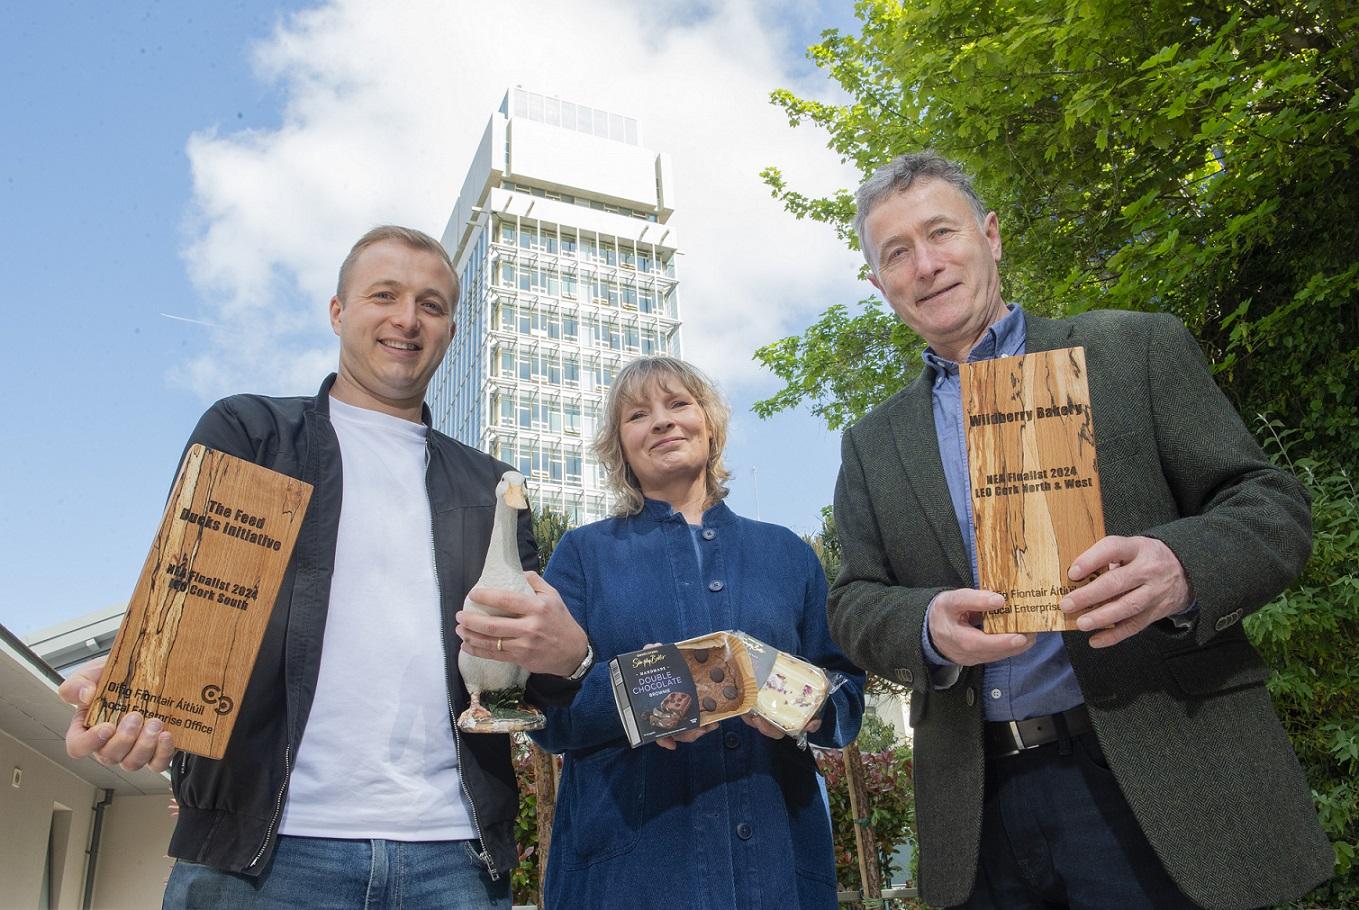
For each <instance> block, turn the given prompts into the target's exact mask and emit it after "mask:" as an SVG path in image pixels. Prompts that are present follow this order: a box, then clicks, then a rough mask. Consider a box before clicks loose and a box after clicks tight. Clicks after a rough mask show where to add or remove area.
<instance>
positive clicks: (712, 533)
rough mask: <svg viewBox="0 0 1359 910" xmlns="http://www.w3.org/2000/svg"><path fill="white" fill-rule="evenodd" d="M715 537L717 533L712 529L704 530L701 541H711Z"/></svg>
mask: <svg viewBox="0 0 1359 910" xmlns="http://www.w3.org/2000/svg"><path fill="white" fill-rule="evenodd" d="M716 536H717V532H716V531H714V530H713V529H712V528H704V529H703V539H704V540H712V539H713V538H714V537H716Z"/></svg>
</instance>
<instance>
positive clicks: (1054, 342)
mask: <svg viewBox="0 0 1359 910" xmlns="http://www.w3.org/2000/svg"><path fill="white" fill-rule="evenodd" d="M1027 324H1028V341H1027V350H1028V351H1031V352H1037V351H1045V350H1052V349H1056V348H1064V347H1075V346H1081V347H1084V348H1085V355H1086V365H1087V370H1088V373H1089V382H1090V396H1091V408H1092V411H1093V413H1094V423H1095V441H1096V456H1097V459H1098V464H1099V471H1100V485H1101V490H1102V494H1103V500H1104V520H1105V528H1106V532H1107V533H1109V534H1116V535H1137V534H1142V535H1147V536H1151V537H1156V538H1159V539H1161V540H1163V541H1164V542H1165V543H1166V544H1167V545H1168V546H1169V547H1170V548H1171V550H1173V551H1174V553H1175V554H1176V556H1178V557H1179V559H1180V562H1181V563H1182V564H1183V566H1184V570H1185V574H1186V575H1187V576H1188V579H1189V583H1190V585H1191V590H1192V591H1193V593H1194V596H1195V597H1196V599H1197V602H1198V618H1197V620H1196V622H1195V625H1194V627H1193V628H1192V629H1190V630H1187V631H1175V630H1173V629H1172V628H1168V627H1163V626H1164V624H1157V625H1154V626H1152V627H1150V628H1148V629H1146V630H1144V631H1143V632H1141V633H1139V634H1137V635H1134V636H1133V637H1132V638H1130V639H1128V640H1126V641H1124V642H1121V643H1119V644H1118V645H1115V646H1114V647H1111V648H1104V649H1099V650H1096V649H1093V648H1091V647H1090V646H1089V644H1088V638H1089V636H1088V634H1086V633H1076V632H1071V633H1064V635H1063V637H1064V639H1065V643H1066V650H1067V654H1068V655H1069V657H1070V659H1071V664H1072V667H1073V668H1074V670H1075V673H1076V678H1077V680H1078V681H1079V683H1080V687H1081V691H1082V692H1083V693H1084V694H1085V699H1086V704H1087V706H1088V707H1089V710H1090V715H1091V718H1092V720H1093V722H1094V726H1095V731H1096V733H1097V734H1098V736H1099V741H1100V745H1101V746H1102V747H1103V750H1104V753H1105V755H1106V757H1107V758H1108V762H1109V767H1110V769H1111V771H1112V773H1113V774H1114V776H1115V777H1116V779H1117V780H1118V783H1119V786H1120V787H1121V788H1122V790H1123V793H1124V795H1125V796H1126V797H1127V800H1128V803H1129V804H1130V805H1131V806H1132V809H1133V812H1134V813H1135V814H1136V816H1137V819H1138V821H1139V823H1140V824H1141V826H1142V830H1143V831H1144V832H1145V833H1146V835H1147V838H1148V839H1149V840H1150V841H1151V845H1152V847H1153V848H1154V849H1155V850H1156V853H1157V855H1158V856H1159V857H1160V858H1161V861H1162V862H1163V863H1164V865H1165V867H1166V869H1167V870H1168V871H1169V872H1170V874H1171V875H1172V876H1173V877H1174V879H1175V881H1176V882H1177V883H1178V884H1179V886H1180V887H1181V889H1182V890H1184V892H1185V893H1186V894H1188V895H1189V896H1190V897H1191V898H1192V899H1193V900H1195V901H1196V902H1198V903H1200V904H1202V905H1203V906H1205V907H1209V908H1222V910H1228V908H1249V907H1259V906H1263V905H1267V904H1272V903H1275V902H1277V901H1281V900H1285V899H1288V898H1291V897H1294V896H1297V895H1299V894H1302V893H1304V892H1306V891H1307V890H1309V889H1311V888H1312V887H1315V886H1316V885H1317V884H1319V883H1320V882H1322V881H1324V880H1325V879H1326V878H1327V877H1329V876H1330V874H1331V871H1332V867H1333V861H1334V857H1333V853H1332V851H1331V848H1330V845H1329V843H1328V841H1327V839H1326V837H1325V835H1324V834H1323V832H1322V831H1321V828H1320V825H1319V824H1318V822H1317V818H1316V813H1315V811H1314V809H1313V806H1312V801H1311V794H1310V791H1309V789H1308V787H1307V785H1306V782H1305V780H1304V778H1303V775H1302V772H1301V769H1300V768H1299V766H1298V762H1297V759H1296V757H1295V756H1294V755H1293V751H1292V748H1291V747H1290V745H1289V742H1288V739H1287V737H1286V736H1285V734H1284V731H1283V729H1282V727H1281V726H1280V725H1279V722H1278V720H1277V718H1276V717H1275V714H1274V710H1273V707H1272V705H1271V703H1270V700H1269V695H1268V693H1267V692H1266V691H1265V687H1264V680H1265V678H1266V676H1267V675H1268V671H1267V670H1266V668H1265V666H1264V664H1263V663H1262V661H1261V660H1260V657H1259V655H1258V654H1257V653H1256V652H1255V649H1254V648H1253V647H1252V646H1251V645H1250V643H1249V642H1248V641H1247V639H1246V636H1245V633H1244V632H1243V631H1242V628H1241V622H1240V621H1241V618H1242V617H1243V616H1245V615H1246V614H1247V613H1249V612H1251V611H1252V610H1256V609H1258V608H1259V607H1261V606H1262V605H1264V604H1265V603H1267V602H1268V601H1269V600H1270V599H1271V598H1273V597H1274V596H1275V595H1276V594H1277V593H1278V592H1279V591H1281V590H1282V589H1283V588H1284V587H1286V586H1287V585H1288V584H1289V583H1290V582H1291V581H1292V580H1293V578H1294V577H1295V576H1296V575H1297V573H1298V572H1299V571H1300V570H1301V568H1302V566H1303V564H1304V563H1305V562H1306V560H1307V556H1308V553H1309V551H1310V549H1311V514H1310V507H1309V502H1308V499H1307V495H1306V493H1305V491H1304V490H1303V489H1302V487H1301V486H1300V485H1299V484H1298V482H1297V480H1296V479H1295V478H1293V477H1292V476H1291V475H1290V474H1288V473H1287V472H1285V471H1281V470H1279V469H1277V468H1275V467H1273V466H1272V465H1271V464H1270V463H1269V462H1268V460H1267V459H1266V458H1265V456H1264V454H1263V453H1262V452H1261V451H1260V448H1259V446H1258V445H1256V443H1255V441H1254V439H1253V438H1252V437H1251V435H1250V433H1249V431H1248V430H1247V429H1246V427H1245V426H1244V425H1243V424H1242V422H1241V419H1240V417H1239V416H1238V415H1237V414H1236V411H1235V410H1234V409H1233V408H1232V406H1231V404H1230V403H1229V402H1228V401H1227V399H1226V397H1225V396H1223V394H1222V393H1221V391H1220V390H1219V389H1218V388H1217V385H1216V384H1215V383H1214V381H1213V378H1212V375H1211V374H1210V372H1209V370H1208V366H1207V363H1206V361H1205V359H1204V357H1203V354H1202V352H1201V351H1200V350H1199V348H1198V345H1197V344H1196V343H1195V342H1194V339H1193V338H1192V337H1191V336H1190V334H1189V333H1188V332H1187V331H1186V330H1185V329H1184V327H1183V326H1182V325H1181V324H1180V323H1179V322H1178V321H1177V320H1175V319H1174V318H1173V317H1170V316H1166V315H1149V314H1144V313H1130V312H1119V311H1092V312H1089V313H1085V314H1082V315H1079V316H1076V317H1074V318H1072V319H1064V320H1049V319H1042V318H1039V317H1035V316H1032V315H1030V316H1027ZM835 518H836V523H837V526H838V529H839V533H840V538H841V543H842V546H843V549H844V567H843V569H842V571H841V573H840V576H839V577H838V578H837V579H836V580H835V584H834V586H833V588H832V590H831V594H830V624H831V632H832V634H833V635H834V637H835V638H836V640H837V641H838V642H839V644H840V646H841V647H842V648H844V650H845V653H846V654H848V655H849V657H850V658H851V659H852V660H853V661H854V662H855V663H857V664H859V665H860V666H861V667H864V668H865V669H867V670H869V671H871V672H873V673H877V674H879V675H881V676H884V677H887V678H888V679H892V680H895V681H897V682H900V683H903V684H905V685H908V686H910V687H911V688H912V690H913V691H912V695H911V724H912V726H913V727H914V728H915V794H916V817H917V825H918V832H917V833H918V836H919V840H920V888H921V894H922V896H923V897H924V898H925V900H927V901H929V902H930V903H932V904H944V905H951V904H958V903H961V902H962V901H964V900H965V899H966V898H967V896H968V894H969V893H971V891H972V886H973V881H974V879H975V876H976V867H977V850H978V841H979V837H980V832H981V818H982V792H983V790H982V788H983V781H984V759H983V754H982V729H983V716H982V707H981V704H980V700H979V699H978V697H977V693H978V690H979V687H980V685H981V678H982V677H981V667H973V668H968V669H965V670H964V671H963V672H962V675H961V676H960V677H959V679H958V680H957V682H956V683H954V684H953V685H951V686H949V687H948V688H947V689H934V688H933V684H932V682H931V678H930V673H929V668H928V667H927V666H926V663H925V660H924V656H923V655H922V653H921V647H920V638H921V627H922V625H923V622H924V618H925V609H926V607H927V606H928V604H929V602H930V600H931V598H933V597H934V595H936V594H937V593H939V592H940V591H943V590H946V589H950V588H960V587H971V586H972V580H971V570H970V568H969V566H968V561H967V554H966V551H965V549H964V547H963V541H962V535H961V532H960V530H959V528H958V521H957V519H956V518H955V517H954V513H953V507H952V505H951V503H950V500H949V494H948V487H947V484H946V482H945V480H944V472H943V466H942V463H941V462H940V458H939V449H938V445H937V443H936V437H935V430H934V417H933V411H932V403H931V397H930V381H929V376H928V371H926V374H925V375H922V376H921V378H919V379H918V380H916V382H914V383H913V384H912V385H911V386H909V387H908V388H906V389H904V390H903V391H901V392H900V393H898V394H897V395H895V396H893V397H892V398H891V399H889V400H888V401H887V402H885V403H884V404H882V405H881V406H879V407H878V408H877V409H876V410H874V411H873V412H872V413H871V414H869V415H868V416H866V417H865V418H863V419H862V420H861V421H859V422H858V423H857V424H855V425H854V426H853V427H851V428H850V429H849V430H848V431H847V432H846V433H845V435H844V440H843V463H842V466H841V470H840V477H839V480H838V482H837V484H836V489H835Z"/></svg>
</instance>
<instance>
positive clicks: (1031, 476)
mask: <svg viewBox="0 0 1359 910" xmlns="http://www.w3.org/2000/svg"><path fill="white" fill-rule="evenodd" d="M959 378H960V379H961V381H962V393H963V420H964V425H965V429H966V435H967V456H968V469H969V473H970V475H971V480H972V509H973V514H974V516H975V518H976V525H977V538H976V543H977V574H978V576H979V579H978V581H979V585H980V587H981V588H982V589H983V590H986V591H996V592H998V593H1000V594H1002V595H1004V597H1005V601H1006V604H1007V606H1008V609H1006V610H996V611H994V612H991V613H987V614H986V617H985V620H984V626H983V627H984V628H985V630H986V631H987V632H1050V631H1061V630H1071V629H1075V628H1076V615H1074V614H1073V615H1071V616H1067V615H1065V614H1063V613H1062V611H1061V610H1060V609H1059V607H1058V605H1059V604H1060V603H1061V600H1062V597H1063V595H1065V594H1067V593H1069V592H1070V591H1071V590H1072V589H1073V588H1075V587H1078V585H1076V584H1073V583H1072V582H1071V581H1069V580H1068V579H1067V576H1066V572H1067V569H1069V568H1070V567H1071V563H1072V562H1074V561H1075V559H1076V557H1077V556H1079V555H1080V554H1081V553H1083V552H1084V551H1085V550H1086V549H1088V548H1089V547H1090V546H1091V545H1092V544H1094V543H1095V541H1097V540H1099V539H1100V538H1101V537H1103V536H1104V510H1103V506H1102V505H1101V501H1100V486H1099V472H1098V468H1097V465H1096V461H1095V431H1094V424H1093V422H1092V420H1091V414H1090V390H1089V387H1088V385H1087V383H1086V374H1085V349H1084V348H1064V349H1062V350H1057V351H1045V352H1042V353H1037V354H1028V355H1025V356H1023V357H1001V358H996V359H994V360H985V361H978V362H977V363H969V364H963V365H962V366H961V367H960V368H959ZM1083 583H1084V582H1082V584H1083Z"/></svg>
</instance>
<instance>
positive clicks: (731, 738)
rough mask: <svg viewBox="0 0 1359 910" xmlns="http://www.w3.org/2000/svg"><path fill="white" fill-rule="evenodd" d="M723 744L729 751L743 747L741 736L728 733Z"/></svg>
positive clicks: (723, 739)
mask: <svg viewBox="0 0 1359 910" xmlns="http://www.w3.org/2000/svg"><path fill="white" fill-rule="evenodd" d="M722 742H724V743H726V746H727V748H728V749H735V748H736V747H737V746H739V745H741V734H739V733H728V734H727V735H726V736H723V737H722Z"/></svg>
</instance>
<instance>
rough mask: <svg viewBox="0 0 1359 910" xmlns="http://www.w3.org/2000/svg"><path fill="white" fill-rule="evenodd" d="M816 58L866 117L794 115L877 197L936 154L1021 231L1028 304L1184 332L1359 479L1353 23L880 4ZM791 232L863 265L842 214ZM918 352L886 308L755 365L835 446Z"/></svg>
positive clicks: (1246, 11)
mask: <svg viewBox="0 0 1359 910" xmlns="http://www.w3.org/2000/svg"><path fill="white" fill-rule="evenodd" d="M856 10H857V13H858V16H859V18H860V20H861V22H862V29H861V32H860V34H858V35H850V34H842V33H840V32H838V31H835V30H831V31H827V32H825V33H823V36H822V41H821V42H820V43H819V44H817V45H815V46H814V47H812V48H811V49H810V51H809V55H810V57H811V59H812V60H813V61H815V62H816V63H817V64H818V65H819V66H821V67H822V68H823V69H824V70H826V72H827V73H828V74H829V75H830V77H831V78H832V79H834V80H835V81H836V82H837V83H838V84H839V85H840V87H841V88H843V89H844V91H845V92H846V93H848V95H849V97H850V101H849V103H847V104H827V103H821V102H816V101H808V100H804V99H801V98H798V97H796V96H795V95H793V94H792V93H790V92H787V91H779V92H775V93H774V101H775V103H776V104H778V105H780V106H781V107H782V108H783V109H784V110H785V111H786V112H787V114H788V117H789V119H790V121H791V122H792V123H794V124H798V123H806V122H810V123H815V124H818V125H820V126H821V127H823V128H824V129H826V130H827V132H828V133H829V136H830V143H829V144H830V147H831V148H832V149H833V150H835V151H837V152H839V153H840V154H841V155H842V156H843V157H844V158H845V159H846V160H848V161H851V162H852V163H854V164H855V165H856V166H857V167H858V168H859V169H860V170H861V171H862V172H863V173H864V174H867V173H869V172H871V171H872V170H873V169H874V168H875V167H877V166H878V165H880V164H882V163H884V162H885V161H887V160H889V159H890V158H892V157H893V156H895V155H897V154H900V153H902V152H905V151H913V150H919V149H921V148H925V147H933V148H935V149H937V150H938V151H940V152H941V153H943V154H944V155H946V156H948V157H951V158H955V159H957V160H960V161H962V162H964V163H965V164H966V165H967V166H968V167H969V169H970V170H971V171H972V172H973V173H974V174H975V175H976V177H977V183H978V187H979V189H980V191H981V193H982V196H983V198H985V199H987V200H988V202H989V204H990V205H991V206H992V207H993V208H995V209H996V210H997V212H998V213H999V214H1000V221H1001V229H1002V236H1003V239H1004V241H1005V263H1004V266H1003V273H1004V280H1005V290H1006V295H1007V297H1008V298H1009V299H1013V300H1019V301H1022V302H1023V303H1024V305H1025V306H1026V307H1027V308H1029V309H1031V310H1034V311H1037V312H1043V313H1073V312H1079V311H1081V310H1084V309H1088V308H1091V307H1096V306H1099V307H1116V308H1127V309H1148V310H1163V311H1168V312H1172V313H1175V314H1176V315H1178V316H1179V317H1181V318H1182V319H1183V320H1184V321H1185V322H1186V324H1188V325H1189V327H1190V328H1191V330H1193V331H1194V333H1195V335H1196V336H1197V337H1198V338H1199V339H1200V340H1201V341H1202V343H1203V344H1204V347H1205V349H1206V351H1207V353H1208V355H1209V359H1210V360H1211V361H1213V363H1214V364H1215V367H1216V369H1217V370H1218V379H1219V381H1220V382H1221V384H1222V385H1223V388H1224V389H1225V390H1226V391H1227V393H1228V395H1229V396H1231V397H1232V398H1233V400H1234V402H1235V403H1236V404H1237V405H1238V407H1239V408H1240V409H1241V410H1242V412H1243V413H1247V414H1255V413H1269V414H1278V415H1286V416H1287V419H1288V421H1289V423H1290V425H1293V426H1296V427H1297V428H1298V430H1299V434H1298V437H1297V439H1296V440H1295V443H1296V445H1297V446H1299V447H1301V449H1302V450H1304V451H1306V452H1308V453H1309V454H1311V453H1315V454H1327V455H1330V456H1331V457H1333V458H1334V459H1335V460H1336V461H1338V462H1339V463H1341V464H1350V463H1355V462H1356V461H1359V384H1357V383H1354V382H1352V381H1351V378H1350V377H1351V376H1352V375H1354V373H1355V372H1356V370H1357V369H1359V306H1357V305H1356V304H1359V231H1356V229H1355V226H1354V222H1353V213H1354V212H1355V211H1356V210H1359V93H1357V92H1356V89H1357V88H1359V11H1356V8H1355V5H1354V4H1353V3H1352V2H1350V0H1345V2H1341V0H1297V2H1278V0H1258V2H1255V0H1252V2H1224V3H1219V4H1195V3H1190V2H1187V0H1152V2H1149V3H1138V4H1127V3H1118V2H1113V0H1060V2H1059V0H1029V2H1015V0H1011V2H1001V3H992V2H986V3H982V2H978V0H930V2H925V0H862V2H860V3H858V5H857V7H856ZM764 176H765V179H766V181H767V183H768V184H769V186H770V187H771V188H772V190H773V191H774V193H775V195H777V196H778V197H780V198H781V199H782V200H783V202H784V203H785V205H786V206H787V208H788V210H789V211H790V212H792V213H793V214H794V215H796V216H798V217H807V218H814V219H817V220H821V221H826V222H828V223H830V224H832V225H834V226H835V228H836V229H837V231H838V232H839V233H840V235H841V236H842V237H844V238H845V239H846V241H847V242H850V243H851V244H853V243H854V239H853V237H852V236H851V230H850V227H849V225H850V221H851V219H852V215H853V204H852V200H851V198H850V195H849V193H848V192H846V191H841V192H839V193H837V194H835V195H833V196H830V197H827V198H819V199H818V198H809V197H807V196H804V195H802V194H800V193H798V192H797V191H796V190H795V189H793V188H791V187H789V186H788V185H787V184H786V183H785V181H784V179H783V177H782V175H781V174H780V173H779V172H778V170H777V169H776V168H770V169H768V170H767V171H766V172H765V174H764ZM919 347H920V343H919V341H918V340H917V339H915V338H913V337H912V335H911V333H910V332H909V330H907V329H906V328H905V327H903V326H900V325H899V324H898V323H897V322H896V320H895V319H894V318H893V317H892V316H891V314H890V313H886V312H885V311H883V310H882V309H881V308H879V307H877V306H876V305H874V304H873V303H872V302H871V301H866V302H865V303H864V304H861V305H860V306H858V307H848V306H845V305H843V304H841V305H837V306H833V307H831V308H830V309H829V310H828V311H827V312H826V313H825V314H824V316H823V317H822V318H821V319H820V320H819V321H818V322H817V323H815V324H814V325H812V326H811V327H810V328H809V329H808V330H807V331H806V332H805V333H803V335H802V336H800V337H793V338H785V339H782V340H780V341H776V342H774V343H772V344H770V345H768V346H767V347H764V348H762V349H761V350H760V351H759V352H758V353H757V357H758V358H759V359H760V360H761V361H762V362H763V363H764V364H765V365H766V366H768V367H769V368H770V369H771V370H772V371H773V372H774V373H775V374H776V375H778V376H779V377H780V378H781V379H782V380H783V381H784V383H785V385H784V387H783V388H782V389H781V390H779V391H778V392H777V393H776V394H775V395H773V396H772V397H771V398H769V399H767V400H766V401H764V402H761V404H760V405H759V406H758V408H757V410H758V411H759V412H760V413H762V414H769V413H773V412H774V411H777V410H781V409H783V408H787V407H792V406H794V405H797V404H799V403H801V402H804V401H808V402H810V403H811V404H812V406H813V409H814V411H815V412H816V413H818V414H820V415H822V416H823V417H824V418H825V419H826V420H827V422H828V423H829V424H830V425H831V426H832V427H835V426H840V425H843V424H845V423H847V422H848V421H851V420H853V419H854V418H856V417H857V416H859V415H861V414H862V413H864V411H866V410H867V409H868V408H869V407H871V406H872V405H874V404H876V403H877V402H878V401H880V400H881V399H882V398H883V397H885V396H886V395H887V394H890V393H891V392H893V391H895V390H896V389H897V388H900V387H901V386H902V385H903V384H904V383H905V382H907V381H909V380H910V379H911V378H912V376H913V374H914V372H915V366H916V358H917V357H918V354H917V351H918V349H919Z"/></svg>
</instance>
